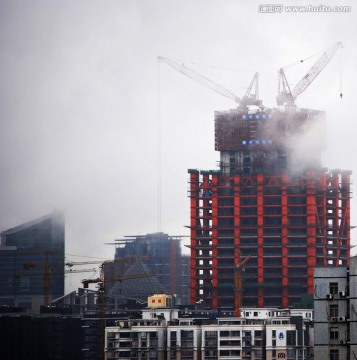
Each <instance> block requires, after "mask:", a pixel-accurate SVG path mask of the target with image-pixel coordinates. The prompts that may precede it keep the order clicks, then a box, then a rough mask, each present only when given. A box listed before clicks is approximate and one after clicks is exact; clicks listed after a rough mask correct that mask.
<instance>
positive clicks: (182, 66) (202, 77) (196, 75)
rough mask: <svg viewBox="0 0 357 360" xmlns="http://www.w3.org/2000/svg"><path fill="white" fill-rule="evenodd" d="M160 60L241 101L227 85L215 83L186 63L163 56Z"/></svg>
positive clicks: (219, 92) (216, 90) (226, 95)
mask: <svg viewBox="0 0 357 360" xmlns="http://www.w3.org/2000/svg"><path fill="white" fill-rule="evenodd" d="M158 60H159V61H162V62H165V63H166V64H167V65H169V66H171V67H172V68H174V69H176V70H177V71H179V72H180V73H181V74H183V75H186V76H187V77H189V78H191V79H193V80H195V81H197V82H198V83H200V84H201V85H203V86H205V87H208V88H209V89H211V90H213V91H215V92H216V93H218V94H220V95H222V96H225V97H226V98H228V99H232V100H234V101H235V102H238V103H239V102H240V100H241V99H240V98H239V97H238V96H237V95H235V94H233V93H232V92H231V91H230V90H228V89H226V88H225V87H223V86H221V85H219V84H217V83H215V82H214V81H212V80H210V79H208V78H206V77H205V76H203V75H201V74H199V73H197V72H196V71H193V70H191V69H189V68H188V67H187V66H185V65H184V64H179V63H177V62H176V61H173V60H171V59H168V58H165V57H163V56H158Z"/></svg>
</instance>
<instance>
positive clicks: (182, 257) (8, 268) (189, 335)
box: [0, 43, 357, 360]
mask: <svg viewBox="0 0 357 360" xmlns="http://www.w3.org/2000/svg"><path fill="white" fill-rule="evenodd" d="M338 44H339V43H338ZM338 46H339V45H338ZM336 50H337V45H335V46H334V48H333V49H332V50H331V51H332V52H330V53H328V54H329V55H328V58H327V60H329V58H330V57H331V56H333V53H334V52H335V51H336ZM326 56H327V55H326ZM323 61H325V63H324V66H325V65H326V64H327V62H328V61H327V62H326V59H325V58H322V60H321V62H322V63H323ZM321 62H320V63H321ZM322 68H323V67H322ZM180 69H181V70H182V69H183V68H182V67H181V68H180ZM185 71H186V70H185ZM320 71H321V69H320ZM280 80H281V81H282V90H281V92H280V94H279V96H278V99H277V100H278V105H277V106H276V107H271V108H269V107H266V106H264V105H263V103H262V101H261V100H260V99H259V95H258V91H257V87H256V91H255V93H253V92H249V93H247V94H246V96H245V97H243V98H242V99H239V104H238V106H237V107H236V108H234V109H231V110H228V111H217V112H216V113H215V117H214V122H215V134H214V137H215V150H216V151H218V152H219V155H220V161H219V164H218V169H214V170H212V169H206V170H201V169H188V177H189V184H188V187H189V191H188V198H189V209H188V211H189V213H190V223H189V224H185V225H187V227H188V228H189V231H190V236H189V246H188V249H189V255H186V253H185V252H184V251H183V250H182V240H183V238H184V237H183V236H180V235H173V234H166V233H164V232H156V233H148V234H145V235H128V236H124V237H123V238H121V239H115V240H113V244H114V246H115V253H114V258H113V259H110V260H109V259H108V260H104V261H103V260H94V259H92V260H91V259H86V260H82V261H78V260H68V259H67V256H66V250H65V218H64V214H62V213H52V214H49V215H46V216H44V217H42V218H39V219H35V220H33V221H30V222H28V223H25V224H19V225H18V226H17V227H14V228H11V229H7V230H4V231H2V233H1V247H0V259H1V260H0V264H1V267H0V276H1V287H0V304H1V307H0V311H1V314H0V324H1V328H2V329H3V328H4V329H6V331H4V332H3V331H1V333H0V344H1V348H2V350H3V354H4V356H5V357H6V358H11V359H25V358H26V359H76V360H78V359H106V360H114V359H159V360H161V359H162V360H164V359H197V360H201V359H202V360H203V359H210V360H213V359H241V360H243V359H261V360H263V359H264V360H265V359H266V360H273V359H299V360H300V359H301V360H302V359H324V358H327V359H331V360H338V359H355V358H356V356H357V341H356V339H355V337H356V336H357V329H355V323H356V320H357V311H356V309H357V303H356V298H357V297H356V294H354V292H355V291H356V290H355V289H356V288H357V287H356V284H355V278H356V274H357V259H356V258H355V257H352V258H351V257H350V248H351V234H350V231H351V224H350V199H351V178H350V177H351V172H350V171H349V170H341V169H327V168H326V167H324V164H323V163H322V161H321V153H322V151H323V150H324V148H325V146H326V144H325V141H324V132H325V126H326V124H325V113H324V112H323V111H317V110H313V109H305V108H299V107H297V106H296V105H295V100H296V97H297V96H298V95H299V94H300V93H301V92H302V91H304V90H305V89H306V87H307V86H308V84H309V82H311V81H313V80H314V76H313V74H312V73H308V74H307V75H306V76H305V77H304V78H303V83H302V84H300V83H299V84H298V85H297V86H296V87H295V89H293V91H291V90H290V88H289V87H288V84H287V82H286V79H285V77H284V73H283V72H282V71H281V72H280ZM257 81H258V80H257V78H256V77H254V79H253V82H252V86H251V87H250V89H253V88H254V86H253V85H254V84H256V83H257ZM306 81H308V82H306ZM234 98H236V97H234ZM87 266H96V267H98V270H99V271H98V272H97V273H96V275H95V276H86V275H88V273H89V272H90V271H88V269H87V268H86V267H87ZM75 272H83V273H86V275H83V277H85V278H84V279H83V280H82V282H81V284H82V286H81V287H80V288H78V290H75V291H72V292H70V293H67V294H65V292H64V289H65V287H64V282H65V275H66V274H69V273H75Z"/></svg>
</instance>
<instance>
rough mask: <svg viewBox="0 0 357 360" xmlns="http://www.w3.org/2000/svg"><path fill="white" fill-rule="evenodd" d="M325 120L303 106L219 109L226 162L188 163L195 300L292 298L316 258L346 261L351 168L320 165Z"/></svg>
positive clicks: (286, 301)
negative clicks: (211, 166) (197, 166)
mask: <svg viewBox="0 0 357 360" xmlns="http://www.w3.org/2000/svg"><path fill="white" fill-rule="evenodd" d="M324 128H325V113H324V112H322V111H316V110H309V109H298V108H296V107H295V106H291V107H285V108H284V109H283V108H282V107H280V108H276V109H272V108H265V107H263V106H240V107H238V108H237V109H235V110H230V111H227V112H216V114H215V149H216V150H217V151H219V152H220V166H219V170H209V171H198V170H194V169H190V170H189V174H190V180H189V181H190V190H189V196H190V207H191V213H190V216H191V220H190V222H191V224H190V228H191V245H190V247H191V303H197V302H202V303H203V304H204V306H206V307H210V308H211V307H212V308H214V309H224V308H233V307H234V304H235V301H236V300H235V299H236V298H237V292H242V296H241V297H242V303H243V305H244V306H258V307H263V306H281V307H288V306H293V305H294V304H296V303H300V302H302V301H303V300H304V299H306V298H308V296H309V295H311V296H312V295H313V293H314V282H313V276H314V267H316V266H319V267H336V266H341V265H342V266H348V263H349V254H350V250H349V249H350V172H349V171H341V170H330V171H329V170H328V169H326V168H324V167H323V166H322V164H321V159H320V158H321V152H322V150H323V149H324V146H325V144H324ZM242 261H245V264H244V268H243V269H240V270H241V271H240V272H238V271H237V268H239V264H240V263H241V262H242ZM237 277H239V279H237Z"/></svg>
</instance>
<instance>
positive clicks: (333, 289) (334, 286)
mask: <svg viewBox="0 0 357 360" xmlns="http://www.w3.org/2000/svg"><path fill="white" fill-rule="evenodd" d="M330 294H333V295H337V294H338V283H335V282H333V283H330Z"/></svg>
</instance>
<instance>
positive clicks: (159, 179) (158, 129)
mask: <svg viewBox="0 0 357 360" xmlns="http://www.w3.org/2000/svg"><path fill="white" fill-rule="evenodd" d="M160 63H161V62H160V61H158V62H157V64H158V65H157V66H158V68H157V69H158V70H157V77H158V78H157V91H156V101H157V102H156V106H157V109H156V116H157V231H158V232H159V233H160V232H161V166H162V164H161V148H162V143H161V91H160V83H161V76H160V75H161V74H160V69H161V66H160Z"/></svg>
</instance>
